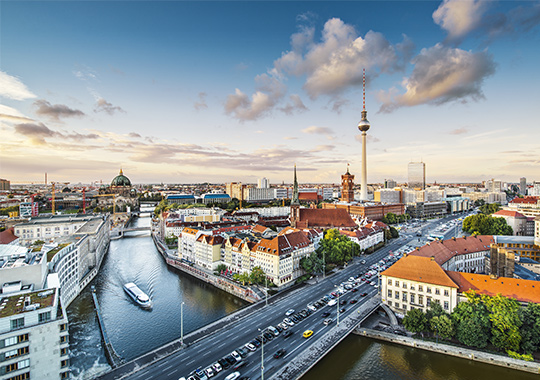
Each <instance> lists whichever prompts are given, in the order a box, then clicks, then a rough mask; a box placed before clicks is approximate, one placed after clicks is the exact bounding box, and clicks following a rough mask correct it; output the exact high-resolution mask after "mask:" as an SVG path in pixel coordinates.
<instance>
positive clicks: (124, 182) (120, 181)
mask: <svg viewBox="0 0 540 380" xmlns="http://www.w3.org/2000/svg"><path fill="white" fill-rule="evenodd" d="M111 186H125V187H131V181H130V180H129V178H128V177H126V176H125V175H124V173H123V172H122V169H120V174H118V175H117V176H116V177H114V179H113V180H112V182H111Z"/></svg>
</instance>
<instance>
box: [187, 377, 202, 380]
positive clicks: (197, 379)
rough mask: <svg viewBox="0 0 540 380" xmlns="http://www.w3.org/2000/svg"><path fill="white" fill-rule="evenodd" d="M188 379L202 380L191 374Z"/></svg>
mask: <svg viewBox="0 0 540 380" xmlns="http://www.w3.org/2000/svg"><path fill="white" fill-rule="evenodd" d="M187 380H200V379H199V378H198V377H195V376H190V377H188V378H187Z"/></svg>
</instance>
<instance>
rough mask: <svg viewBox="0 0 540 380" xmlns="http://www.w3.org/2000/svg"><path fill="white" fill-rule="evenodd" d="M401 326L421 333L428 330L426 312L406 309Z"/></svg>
mask: <svg viewBox="0 0 540 380" xmlns="http://www.w3.org/2000/svg"><path fill="white" fill-rule="evenodd" d="M403 326H405V328H406V329H407V330H409V331H410V332H414V333H422V332H424V331H427V330H428V320H427V318H426V314H425V313H424V312H423V311H422V310H420V309H411V310H409V311H407V314H406V315H405V318H403Z"/></svg>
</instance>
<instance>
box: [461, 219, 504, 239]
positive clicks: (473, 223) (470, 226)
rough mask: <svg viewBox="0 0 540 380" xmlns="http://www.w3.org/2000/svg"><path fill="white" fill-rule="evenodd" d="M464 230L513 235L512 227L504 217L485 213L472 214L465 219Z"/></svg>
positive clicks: (471, 232)
mask: <svg viewBox="0 0 540 380" xmlns="http://www.w3.org/2000/svg"><path fill="white" fill-rule="evenodd" d="M463 231H466V232H469V233H470V234H472V235H512V234H513V231H512V227H510V226H509V225H508V224H506V220H504V218H497V217H495V218H494V217H491V216H489V215H485V214H477V215H471V216H468V217H466V218H465V220H464V221H463Z"/></svg>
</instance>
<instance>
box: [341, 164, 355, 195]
mask: <svg viewBox="0 0 540 380" xmlns="http://www.w3.org/2000/svg"><path fill="white" fill-rule="evenodd" d="M353 188H354V176H353V175H352V174H351V173H349V165H347V173H345V174H343V175H342V176H341V201H342V202H353V201H354V189H353Z"/></svg>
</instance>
